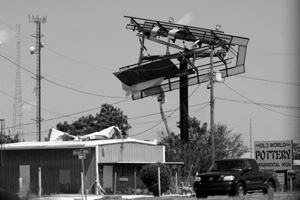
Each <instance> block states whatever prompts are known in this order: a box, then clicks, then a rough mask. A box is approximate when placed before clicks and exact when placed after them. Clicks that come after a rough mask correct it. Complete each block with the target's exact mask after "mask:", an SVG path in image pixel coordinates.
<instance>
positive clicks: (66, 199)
mask: <svg viewBox="0 0 300 200" xmlns="http://www.w3.org/2000/svg"><path fill="white" fill-rule="evenodd" d="M141 197H153V196H151V195H92V194H89V195H87V196H84V197H83V199H82V196H81V194H53V195H43V196H42V197H31V198H29V199H30V200H98V199H136V198H141Z"/></svg>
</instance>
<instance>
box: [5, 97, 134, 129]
mask: <svg viewBox="0 0 300 200" xmlns="http://www.w3.org/2000/svg"><path fill="white" fill-rule="evenodd" d="M128 100H129V99H125V100H122V101H118V102H115V103H112V104H110V105H116V104H119V103H123V102H125V101H128ZM101 107H102V106H98V107H96V108H91V109H87V110H83V111H79V112H75V113H71V114H67V115H63V116H59V117H54V118H50V119H46V120H43V121H41V122H42V123H44V122H48V121H53V120H57V119H61V118H65V117H71V116H74V115H78V114H82V113H86V112H90V111H94V110H97V109H100V108H101ZM32 124H36V122H32V123H27V124H23V126H28V125H32ZM9 128H14V126H10V127H7V128H6V129H9Z"/></svg>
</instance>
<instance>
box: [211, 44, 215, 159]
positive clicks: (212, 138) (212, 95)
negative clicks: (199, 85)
mask: <svg viewBox="0 0 300 200" xmlns="http://www.w3.org/2000/svg"><path fill="white" fill-rule="evenodd" d="M213 56H214V49H213V48H212V49H211V51H210V136H211V164H212V165H213V164H214V163H215V133H214V109H215V98H214V64H213Z"/></svg>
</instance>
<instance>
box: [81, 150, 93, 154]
mask: <svg viewBox="0 0 300 200" xmlns="http://www.w3.org/2000/svg"><path fill="white" fill-rule="evenodd" d="M82 151H83V153H84V154H90V153H91V149H82Z"/></svg>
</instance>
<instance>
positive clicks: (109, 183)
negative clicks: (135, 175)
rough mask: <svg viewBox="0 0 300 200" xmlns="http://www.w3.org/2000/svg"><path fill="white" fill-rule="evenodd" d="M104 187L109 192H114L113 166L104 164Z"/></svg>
mask: <svg viewBox="0 0 300 200" xmlns="http://www.w3.org/2000/svg"><path fill="white" fill-rule="evenodd" d="M103 189H104V190H105V191H106V192H107V193H110V192H113V166H112V165H104V166H103Z"/></svg>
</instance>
